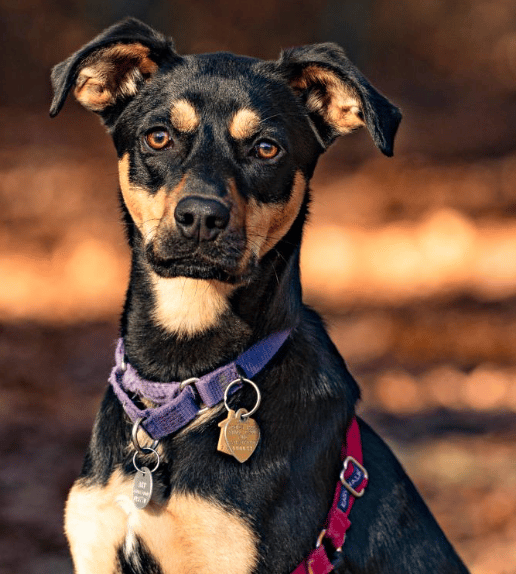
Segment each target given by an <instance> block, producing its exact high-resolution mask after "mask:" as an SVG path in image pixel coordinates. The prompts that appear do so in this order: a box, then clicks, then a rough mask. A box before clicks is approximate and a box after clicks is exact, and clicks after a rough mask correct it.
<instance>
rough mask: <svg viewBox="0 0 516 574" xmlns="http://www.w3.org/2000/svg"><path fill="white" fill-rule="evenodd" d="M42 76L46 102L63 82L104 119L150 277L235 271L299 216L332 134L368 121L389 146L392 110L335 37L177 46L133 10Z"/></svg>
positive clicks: (248, 267) (61, 96) (59, 101)
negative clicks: (265, 57) (262, 46)
mask: <svg viewBox="0 0 516 574" xmlns="http://www.w3.org/2000/svg"><path fill="white" fill-rule="evenodd" d="M52 83H53V86H54V90H55V97H54V100H53V103H52V107H51V115H52V116H55V115H56V114H57V113H58V112H59V110H60V109H61V107H62V106H63V104H64V101H65V99H66V96H67V94H68V92H69V91H70V90H71V89H73V91H74V94H75V96H76V98H77V99H78V101H79V102H80V103H81V104H82V105H83V106H84V107H86V108H87V109H89V110H92V111H94V112H96V113H98V114H99V115H100V116H101V117H102V119H103V121H104V123H105V124H106V126H107V127H108V129H109V131H110V132H111V134H112V136H113V139H114V143H115V146H116V149H117V153H118V157H119V170H120V188H121V193H122V198H123V205H124V208H125V210H126V219H127V223H128V228H129V237H130V241H131V245H132V246H133V248H134V249H135V250H137V251H139V253H140V255H141V256H142V257H143V259H144V260H145V261H146V263H147V264H149V265H150V266H151V268H152V269H153V271H154V272H155V273H156V274H157V275H158V276H160V277H177V276H183V277H191V278H195V279H217V280H220V281H224V282H228V283H239V282H240V281H242V279H243V278H245V277H246V276H249V274H250V273H252V271H253V269H255V268H256V267H257V262H259V261H260V260H261V259H262V258H263V257H264V256H265V254H267V253H268V252H269V251H270V250H271V249H272V248H274V247H275V246H276V245H277V243H278V242H279V241H280V240H281V239H282V238H284V237H285V235H286V234H287V232H288V231H289V230H290V229H291V227H292V226H293V224H294V222H295V221H296V219H298V218H300V217H303V218H304V206H306V201H307V182H308V180H309V179H310V177H311V175H312V172H313V169H314V167H315V164H316V161H317V158H318V157H319V155H320V154H321V153H322V152H323V151H324V150H325V149H326V148H327V147H328V146H329V145H330V144H331V143H332V142H333V140H334V139H335V138H337V137H338V136H340V135H343V134H347V133H349V132H352V131H353V130H355V129H357V128H360V127H362V126H366V127H367V129H368V130H369V132H370V134H371V136H372V138H373V141H374V142H375V144H376V145H377V146H378V147H379V149H380V150H381V151H382V152H383V153H384V154H386V155H392V148H393V140H394V136H395V133H396V130H397V127H398V124H399V122H400V118H401V114H400V112H399V110H398V109H397V108H396V107H394V106H393V105H392V104H390V103H389V102H388V101H387V100H386V99H385V98H384V97H383V96H382V95H380V94H379V93H378V92H377V91H376V90H375V89H374V88H373V87H372V86H371V85H370V84H369V83H368V82H367V80H366V79H365V78H364V77H363V76H362V75H361V74H360V72H359V71H358V70H357V69H356V68H355V67H354V66H353V65H352V64H351V63H350V61H349V60H348V59H347V58H346V56H345V54H344V52H343V50H342V49H341V48H339V47H338V46H336V45H334V44H318V45H312V46H306V47H301V48H294V49H290V50H287V51H285V52H283V54H282V55H281V57H280V59H279V60H277V61H262V60H257V59H252V58H247V57H240V56H234V55H232V54H228V53H216V54H204V55H197V56H180V55H178V54H177V53H176V51H175V50H174V46H173V44H172V42H171V41H170V40H169V39H167V38H165V37H164V36H162V35H161V34H159V33H157V32H155V31H154V30H152V29H151V28H149V27H148V26H146V25H144V24H143V23H141V22H139V21H137V20H134V19H128V20H124V21H122V22H120V23H118V24H116V25H115V26H113V27H111V28H109V29H108V30H106V31H104V32H103V33H102V34H100V35H99V36H98V37H96V38H95V39H94V40H93V41H92V42H90V43H89V44H87V45H86V46H84V47H83V48H82V49H81V50H79V51H78V52H77V53H75V54H74V55H72V56H71V57H70V58H68V59H67V60H66V61H64V62H62V63H61V64H59V65H57V66H56V67H55V68H54V70H53V73H52Z"/></svg>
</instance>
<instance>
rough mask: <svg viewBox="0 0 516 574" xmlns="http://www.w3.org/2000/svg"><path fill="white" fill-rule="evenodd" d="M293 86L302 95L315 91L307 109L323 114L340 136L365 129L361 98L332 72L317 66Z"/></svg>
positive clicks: (303, 73)
mask: <svg viewBox="0 0 516 574" xmlns="http://www.w3.org/2000/svg"><path fill="white" fill-rule="evenodd" d="M291 85H292V87H293V88H294V89H295V90H299V91H304V90H306V89H307V88H310V87H312V88H315V89H313V90H312V91H311V93H310V94H309V96H308V99H307V102H306V105H307V107H308V109H309V110H310V111H312V112H316V113H319V114H321V115H322V116H323V117H324V119H325V120H326V121H327V122H328V123H330V124H331V125H333V126H334V127H335V128H336V129H337V130H338V131H339V132H340V133H341V134H343V135H344V134H347V133H349V132H351V131H353V130H355V129H357V128H360V127H362V126H364V125H365V122H364V120H363V118H362V103H361V100H360V97H359V96H358V94H357V93H356V92H355V90H354V89H352V88H351V87H350V86H348V85H346V84H345V83H344V82H343V81H342V80H341V79H340V78H339V77H338V76H337V75H336V74H334V73H333V72H331V71H329V70H325V69H324V68H320V67H318V66H315V65H312V66H307V67H306V68H305V69H304V70H303V72H302V75H301V76H300V77H298V78H296V79H295V80H294V81H293V82H292V84H291ZM317 86H321V88H322V89H317Z"/></svg>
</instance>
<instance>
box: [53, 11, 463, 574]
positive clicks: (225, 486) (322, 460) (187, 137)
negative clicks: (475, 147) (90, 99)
mask: <svg viewBox="0 0 516 574" xmlns="http://www.w3.org/2000/svg"><path fill="white" fill-rule="evenodd" d="M132 42H140V43H141V44H143V45H144V46H146V47H148V48H150V58H151V59H153V61H155V62H156V63H157V65H158V68H159V69H158V71H157V72H156V74H155V75H154V76H153V77H152V78H151V79H150V80H141V81H140V84H139V89H138V92H137V93H136V94H135V95H132V96H126V97H123V98H118V99H117V101H116V102H115V103H114V104H112V105H110V106H109V107H108V108H106V109H104V110H102V111H101V112H100V115H101V116H102V118H103V120H104V122H105V123H106V125H107V127H108V129H109V131H110V133H111V134H112V136H113V140H114V143H115V146H116V149H117V153H118V156H119V157H123V156H125V155H126V154H129V157H130V164H131V171H130V178H131V181H132V182H135V183H138V185H140V186H141V187H144V188H146V189H147V190H148V193H149V194H151V195H152V194H155V193H157V190H158V189H160V188H162V187H163V186H165V187H166V188H167V189H173V188H174V187H176V186H177V185H178V183H179V181H180V180H181V178H182V176H183V175H184V174H185V173H188V174H189V177H188V179H187V185H188V186H191V189H190V190H188V189H187V190H186V191H187V192H188V191H190V192H195V193H197V194H200V195H202V196H206V197H215V198H220V197H223V196H224V193H225V192H226V185H227V181H228V179H229V178H232V179H233V180H234V181H235V184H236V188H237V189H238V192H239V193H240V194H241V196H242V197H243V199H244V200H245V201H247V200H248V199H249V198H254V199H256V200H258V201H259V202H260V203H261V204H271V205H283V204H286V202H287V201H288V199H289V197H290V194H291V193H292V185H293V181H294V174H295V173H296V172H298V171H300V172H302V173H303V175H304V177H305V178H306V180H307V181H308V180H309V179H310V177H311V175H312V173H313V170H314V168H315V165H316V162H317V159H318V157H319V155H320V154H321V153H322V151H324V148H325V147H326V146H327V145H329V143H331V141H333V139H334V138H335V137H336V135H337V132H336V131H335V129H334V127H332V126H331V125H328V124H327V123H325V121H324V119H323V118H322V117H321V116H318V115H317V114H316V113H314V112H313V111H310V112H309V111H307V109H306V108H305V105H304V104H305V101H306V94H299V93H297V92H295V91H294V90H292V89H291V87H290V84H289V82H290V81H291V79H292V78H293V77H295V76H298V75H299V74H300V73H302V71H303V69H304V67H306V66H307V65H309V64H314V63H315V64H317V65H319V66H320V67H322V68H324V69H326V70H329V71H331V72H332V73H334V74H336V75H337V76H338V78H339V79H341V80H342V81H344V82H345V83H346V84H348V85H350V86H351V87H352V89H353V90H354V92H356V93H357V94H358V95H359V97H360V100H361V102H362V111H363V115H364V119H365V123H366V126H367V128H368V130H369V131H370V133H371V135H372V138H373V140H374V142H375V143H376V145H377V146H378V147H379V148H380V149H381V150H382V151H383V152H384V153H385V154H386V155H391V154H392V149H393V140H394V135H395V133H396V129H397V126H398V123H399V121H400V118H401V115H400V113H399V110H398V109H397V108H395V107H394V106H393V105H392V104H390V103H389V102H388V101H387V100H386V99H385V98H384V97H383V96H381V95H380V94H379V93H378V92H377V91H376V90H375V89H374V88H373V87H372V86H371V85H370V84H369V83H368V82H367V80H366V79H365V78H364V77H363V76H362V75H361V74H360V73H359V72H358V70H356V68H354V67H353V65H352V64H351V63H350V62H349V60H347V58H346V57H345V55H344V53H343V51H342V49H341V48H339V47H338V46H336V45H333V44H321V45H317V46H309V47H303V48H296V49H293V50H289V51H286V52H284V53H283V54H282V56H281V58H280V60H278V61H277V62H263V61H260V60H255V59H251V58H244V57H237V56H233V55H231V54H224V53H222V54H208V55H201V56H179V55H178V54H177V53H176V52H175V51H174V48H173V44H172V42H171V41H169V40H167V39H166V38H164V37H163V36H162V35H160V34H158V33H156V32H154V31H153V30H151V29H150V28H148V27H147V26H145V25H143V24H141V23H139V22H138V21H135V20H126V21H124V22H122V23H120V24H117V25H115V26H113V27H112V28H110V29H108V30H107V31H105V32H104V33H102V34H101V35H100V36H98V37H97V38H95V39H94V40H93V41H92V42H91V43H90V44H88V45H87V46H85V47H84V48H82V49H81V50H80V51H78V52H77V53H76V54H74V55H73V56H71V57H70V58H69V59H68V60H66V61H65V62H64V63H62V64H60V65H58V66H56V68H55V69H54V72H53V75H52V80H53V85H54V88H55V92H56V93H55V98H54V102H53V104H52V109H51V113H52V115H56V114H57V113H58V112H59V110H60V108H61V107H62V105H63V103H64V100H65V98H66V95H67V93H68V92H69V90H70V89H71V88H72V87H73V85H74V82H75V80H76V78H77V75H78V71H79V70H80V66H81V63H82V62H83V61H84V59H85V58H86V57H87V56H89V55H90V54H92V53H93V52H95V51H96V50H98V49H100V48H102V47H105V46H109V45H112V44H115V43H132ZM179 97H185V98H187V99H188V100H189V101H191V102H193V103H194V104H195V106H196V108H197V109H201V110H202V121H203V122H205V123H203V126H204V127H203V130H201V132H199V133H196V134H179V133H174V138H175V144H174V147H173V149H171V150H165V151H164V152H160V153H159V154H157V153H155V152H153V151H151V150H149V149H148V148H146V147H145V146H144V145H143V144H142V137H143V136H144V135H145V133H146V132H147V131H148V130H149V129H151V128H152V127H155V126H162V127H164V128H167V129H169V130H172V129H173V128H172V127H171V126H170V120H169V117H168V110H169V109H170V104H171V101H172V100H173V99H177V98H179ZM241 107H252V108H253V109H258V110H260V112H261V114H262V117H265V118H266V120H264V121H263V125H262V126H261V131H260V135H259V137H260V138H262V139H263V138H267V139H270V140H273V141H274V142H276V143H277V144H278V145H279V147H280V149H281V150H282V151H281V153H280V155H279V157H278V158H277V159H276V160H274V161H271V162H268V163H265V162H260V161H257V160H256V158H254V157H252V149H253V147H252V146H253V145H254V143H255V142H254V140H253V141H243V142H240V141H239V142H235V141H231V140H230V139H229V138H228V136H227V124H226V123H225V121H223V118H227V117H228V115H229V114H230V113H231V112H232V111H233V110H238V109H239V108H241ZM250 150H251V151H250ZM309 201H310V199H309V191H308V189H306V190H305V199H304V201H303V203H302V206H301V209H300V211H299V213H298V215H297V217H296V219H295V221H294V222H293V224H292V226H291V227H290V230H289V231H288V232H287V233H286V234H285V236H284V237H283V238H281V240H280V241H279V242H278V243H277V245H276V246H275V248H274V249H271V250H270V251H269V252H268V253H267V254H266V255H265V256H264V257H263V258H262V259H261V260H260V261H253V262H252V263H251V264H250V265H249V266H248V268H247V269H246V271H245V273H244V274H243V275H242V273H241V272H239V271H238V265H237V263H238V261H239V256H240V254H241V252H242V249H243V246H244V245H245V238H246V235H245V232H246V230H245V229H243V230H241V231H240V235H239V234H238V233H236V232H235V233H234V234H233V235H229V236H225V237H223V239H224V241H218V240H217V241H214V242H210V244H209V245H206V246H204V247H203V248H202V249H200V248H199V249H197V248H196V250H193V249H192V247H191V246H190V245H187V244H185V243H184V242H183V241H182V239H181V237H179V236H178V235H177V234H174V233H171V234H170V237H168V238H167V241H166V242H165V243H164V246H163V252H162V253H161V256H160V258H159V257H157V256H155V254H153V253H149V251H148V248H146V247H145V246H144V240H143V239H144V238H143V237H142V235H141V233H140V232H139V230H138V229H137V227H136V226H135V224H134V222H133V221H132V219H131V215H130V213H129V211H128V209H127V208H126V206H125V205H124V204H123V200H122V209H123V210H124V220H125V223H126V228H127V233H128V240H129V243H130V245H131V248H132V269H131V278H130V285H129V289H128V292H127V298H126V303H125V307H124V311H123V315H122V324H121V333H122V335H123V337H124V339H125V345H126V351H127V357H128V360H129V361H130V362H131V364H132V365H133V366H134V367H135V368H136V369H137V370H138V372H139V373H140V375H141V376H142V377H144V378H146V379H150V380H156V381H167V380H173V381H174V380H175V381H177V380H183V379H186V378H189V377H192V376H200V375H202V374H204V373H207V372H209V371H211V370H213V369H215V368H217V367H219V366H221V365H223V364H224V363H226V362H228V361H230V360H232V359H233V358H235V357H236V356H237V355H238V354H239V353H241V352H242V351H243V350H245V349H246V348H248V347H249V346H250V345H251V344H253V343H254V342H256V341H258V340H260V339H262V338H264V337H266V336H267V335H269V334H270V333H272V332H275V331H279V330H282V329H285V328H289V327H294V330H293V333H292V336H291V338H290V339H289V340H288V341H287V343H286V344H285V345H284V346H283V348H282V349H281V350H280V352H279V353H278V354H277V355H276V356H275V357H274V359H273V360H272V361H271V362H270V363H269V364H268V365H267V367H266V368H265V369H264V370H263V371H262V372H261V373H259V374H258V375H257V376H256V377H255V381H256V383H257V384H258V385H259V387H260V389H261V393H262V397H263V400H262V404H261V406H260V408H259V410H258V412H257V413H256V416H255V418H256V420H257V422H258V424H259V426H260V429H261V441H260V443H259V446H258V448H257V450H256V452H255V453H254V454H253V456H252V457H251V458H250V459H249V460H248V461H247V462H246V463H245V464H242V465H241V464H240V463H238V462H237V461H235V460H234V459H232V458H230V457H228V456H226V455H223V454H221V453H219V452H217V450H216V444H217V440H218V434H219V428H218V426H217V425H218V423H219V422H220V417H219V418H214V419H211V420H208V422H206V423H205V424H204V425H202V426H198V427H196V428H194V429H192V430H190V431H189V432H187V433H182V434H180V435H178V436H168V437H166V438H165V439H163V441H162V445H163V447H164V453H165V454H164V457H163V460H162V463H161V465H160V468H159V470H158V471H157V472H156V475H155V481H156V482H157V483H158V484H159V487H160V488H161V490H162V492H163V496H164V497H165V498H167V497H168V496H170V495H171V494H172V493H173V492H193V493H196V494H198V495H200V496H204V497H207V498H210V499H212V500H213V499H214V500H217V501H219V502H220V504H221V505H222V506H223V507H225V508H228V509H233V510H236V511H238V512H239V513H240V514H241V515H242V516H244V517H247V518H248V519H249V521H250V523H251V524H252V528H253V531H254V534H255V537H256V540H257V547H258V550H259V563H258V565H257V567H256V570H255V572H256V573H257V574H265V573H268V574H270V573H272V572H273V573H277V574H288V573H289V572H291V571H292V570H293V569H294V568H295V567H296V566H297V564H298V563H299V562H300V561H301V560H302V559H303V558H305V557H306V556H307V554H308V553H309V552H310V550H311V549H312V548H313V546H314V543H315V540H316V538H317V535H318V533H319V532H320V530H321V528H322V526H323V523H324V520H325V518H326V514H327V512H328V510H329V506H330V504H331V500H332V496H333V491H334V488H335V484H336V481H337V479H338V475H339V472H340V468H339V467H340V462H339V452H340V448H341V443H342V441H343V438H344V436H345V431H346V428H347V426H348V424H349V423H350V421H351V419H352V417H353V414H354V408H355V404H356V402H357V400H358V398H359V390H358V386H357V384H356V382H355V381H354V380H353V378H352V377H351V375H350V373H349V372H348V370H347V368H346V365H345V363H344V361H343V359H342V358H341V356H340V355H339V353H338V351H337V349H336V348H335V346H334V345H333V343H332V342H331V340H330V339H329V337H328V335H327V333H326V330H325V328H324V325H323V322H322V320H321V318H320V317H319V316H318V315H317V313H315V312H314V311H313V310H311V309H310V308H308V307H307V306H306V305H304V304H303V302H302V293H301V285H300V278H299V251H300V245H301V238H302V229H303V224H304V222H305V219H306V215H307V211H308V205H309ZM163 253H164V254H163ZM149 265H150V266H151V267H152V268H153V269H154V271H155V272H156V273H157V274H158V275H161V276H162V277H173V276H178V275H183V276H188V277H192V278H199V279H202V278H209V279H217V280H220V281H224V282H227V283H229V284H232V285H237V288H236V290H235V291H234V292H233V294H232V295H231V298H230V306H229V309H228V311H226V312H225V313H224V315H223V316H222V317H221V318H220V320H219V321H218V322H217V324H216V325H215V326H213V327H211V328H210V329H209V330H207V331H205V332H202V333H201V334H198V335H195V336H192V337H187V338H185V337H177V336H176V335H174V334H171V333H168V332H166V331H165V330H164V329H163V328H162V327H160V326H159V325H157V324H156V323H155V321H154V320H153V317H152V311H153V308H154V304H155V302H154V299H153V294H152V290H151V285H150V280H149V278H148V269H149ZM253 401H254V396H253V391H252V390H249V389H247V388H245V387H244V388H243V389H242V391H240V392H239V393H237V397H236V398H234V399H233V404H235V405H236V404H237V405H238V406H239V407H241V406H248V407H250V406H251V405H252V404H253ZM360 428H361V432H362V442H363V449H364V465H365V467H366V468H367V469H368V471H369V474H370V482H369V485H368V487H367V490H366V494H365V496H364V497H363V498H362V499H360V500H359V501H357V503H356V504H355V506H354V508H353V511H352V513H351V517H350V518H351V520H352V527H351V529H350V530H349V533H348V537H347V541H346V544H345V546H344V559H343V563H342V565H341V566H340V567H339V568H338V570H337V572H340V573H344V572H352V573H364V574H365V573H371V574H372V573H390V572H392V573H396V574H399V573H402V572H410V573H432V574H435V573H436V572H439V573H440V574H445V573H455V572H457V573H458V572H466V569H465V567H464V566H463V565H462V563H461V561H460V559H459V558H458V557H457V555H456V554H455V552H454V550H453V549H452V547H451V546H450V544H449V543H448V542H447V540H446V538H445V536H444V535H443V533H442V531H441V530H440V528H439V526H438V525H437V523H436V522H435V520H434V519H433V517H432V516H431V514H430V512H429V511H428V509H427V507H426V506H425V504H424V502H423V501H422V499H421V497H420V496H419V494H418V493H417V492H416V490H415V488H414V486H413V485H412V483H411V482H410V480H409V478H408V477H407V475H406V474H405V472H404V471H403V469H402V468H401V466H400V465H399V463H398V462H397V461H396V459H395V457H394V456H393V454H392V453H391V452H390V450H389V449H388V447H387V446H386V445H385V443H384V442H383V441H382V440H381V439H380V438H379V437H378V436H377V435H376V434H375V433H374V432H373V431H372V430H371V429H370V428H369V427H368V426H367V425H366V424H365V423H364V422H362V421H360ZM130 430H131V424H130V422H129V421H128V419H127V417H126V416H125V414H124V412H123V409H122V407H121V405H120V404H119V402H118V400H117V399H116V397H115V395H114V393H113V392H112V390H111V389H108V391H107V393H106V396H105V398H104V401H103V403H102V406H101V408H100V411H99V414H98V417H97V420H96V423H95V428H94V432H93V437H92V441H91V444H90V448H89V451H88V454H87V456H86V459H85V463H84V466H83V469H82V473H81V480H82V481H83V482H84V483H85V484H90V485H105V484H106V483H107V481H108V479H109V477H110V476H111V474H112V473H113V471H114V470H115V469H117V468H121V469H123V472H125V473H127V474H133V473H134V468H133V466H132V462H131V455H132V453H131V451H130V449H128V448H127V447H128V445H129V441H130ZM138 553H139V555H140V558H141V560H140V561H141V562H143V563H144V564H147V569H145V568H144V570H143V571H145V572H153V573H156V574H158V573H159V572H160V571H161V570H160V567H159V565H158V564H156V563H155V561H154V558H153V557H152V556H150V554H149V552H148V550H146V549H145V548H144V547H143V546H142V545H141V544H140V550H139V551H138ZM118 557H119V565H118V568H119V571H120V572H122V573H124V574H125V573H127V574H129V573H133V574H138V573H139V572H140V571H141V570H140V569H139V568H140V567H139V566H136V565H135V564H137V562H138V561H134V562H131V560H130V559H127V558H125V557H124V554H123V551H122V549H119V550H118Z"/></svg>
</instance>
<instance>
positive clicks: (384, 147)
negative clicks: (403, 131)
mask: <svg viewBox="0 0 516 574" xmlns="http://www.w3.org/2000/svg"><path fill="white" fill-rule="evenodd" d="M279 66H280V70H281V72H282V74H283V75H284V77H285V78H286V79H287V81H288V82H289V84H290V86H291V87H292V89H293V90H294V92H296V93H297V94H298V95H299V96H300V97H301V99H302V101H303V103H304V105H305V106H306V108H307V111H308V114H309V116H310V118H311V120H312V123H313V125H314V128H315V130H316V135H317V136H318V138H319V139H320V140H321V142H322V143H323V144H324V147H327V146H329V145H330V144H331V143H332V142H333V141H334V140H335V138H336V137H338V136H340V135H344V134H347V133H350V132H352V131H354V130H355V129H358V128H360V127H362V126H364V125H365V126H367V129H368V130H369V133H370V134H371V137H372V138H373V141H374V143H375V144H376V145H377V147H378V148H379V149H380V150H381V151H382V152H383V153H384V154H385V155H387V156H392V154H393V147H394V136H395V135H396V130H397V129H398V125H399V123H400V121H401V112H400V110H399V109H398V108H397V107H396V106H394V105H392V104H391V103H390V102H389V100H387V99H386V98H385V97H384V96H382V95H381V94H380V93H379V92H378V91H377V90H375V88H373V86H371V84H370V83H369V82H368V81H367V80H366V78H365V77H364V76H363V75H362V74H361V73H360V72H359V71H358V69H357V68H356V67H355V66H354V65H353V64H352V63H351V62H350V61H349V60H348V58H347V57H346V55H345V53H344V50H343V49H342V48H341V47H340V46H338V45H337V44H332V43H326V44H314V45H311V46H302V47H299V48H292V49H289V50H285V51H284V52H283V53H282V54H281V58H280V60H279Z"/></svg>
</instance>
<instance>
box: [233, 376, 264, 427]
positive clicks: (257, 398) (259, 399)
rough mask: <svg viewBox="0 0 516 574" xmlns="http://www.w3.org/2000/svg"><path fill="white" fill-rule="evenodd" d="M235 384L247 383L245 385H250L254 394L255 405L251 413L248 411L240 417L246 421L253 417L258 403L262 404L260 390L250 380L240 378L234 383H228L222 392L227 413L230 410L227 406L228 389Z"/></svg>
mask: <svg viewBox="0 0 516 574" xmlns="http://www.w3.org/2000/svg"><path fill="white" fill-rule="evenodd" d="M237 383H247V384H249V385H251V386H252V387H253V389H254V390H255V392H256V404H255V405H254V408H252V409H251V411H249V412H248V413H245V414H243V415H242V418H243V419H247V418H249V417H250V416H252V415H254V413H255V412H256V411H257V410H258V407H259V406H260V403H261V402H262V395H261V393H260V389H259V388H258V385H257V384H256V383H254V382H253V381H251V380H250V379H244V377H240V378H239V379H235V380H234V381H231V382H230V383H229V385H228V386H227V387H226V390H225V391H224V406H225V407H226V409H227V410H228V411H229V410H230V408H229V406H228V393H229V389H230V388H231V387H232V386H233V385H236V384H237Z"/></svg>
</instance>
